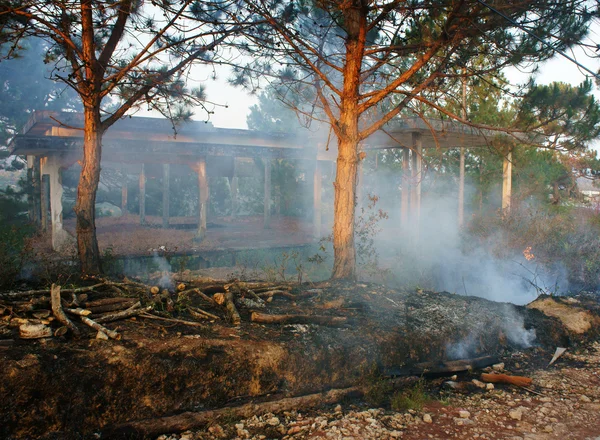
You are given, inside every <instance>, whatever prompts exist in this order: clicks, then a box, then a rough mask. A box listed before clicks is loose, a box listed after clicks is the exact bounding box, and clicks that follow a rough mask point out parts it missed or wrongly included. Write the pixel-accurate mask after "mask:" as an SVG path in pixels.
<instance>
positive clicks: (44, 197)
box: [40, 163, 50, 232]
mask: <svg viewBox="0 0 600 440" xmlns="http://www.w3.org/2000/svg"><path fill="white" fill-rule="evenodd" d="M46 171H47V170H46V164H45V163H44V165H43V168H42V172H41V176H42V181H41V190H40V192H41V201H42V202H41V204H40V206H41V211H40V216H41V226H42V231H44V232H46V231H48V229H49V227H48V225H49V221H48V220H49V219H48V212H49V210H50V176H48V174H46Z"/></svg>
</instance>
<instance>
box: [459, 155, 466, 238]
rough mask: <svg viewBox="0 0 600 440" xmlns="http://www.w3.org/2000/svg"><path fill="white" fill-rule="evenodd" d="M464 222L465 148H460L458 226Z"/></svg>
mask: <svg viewBox="0 0 600 440" xmlns="http://www.w3.org/2000/svg"><path fill="white" fill-rule="evenodd" d="M464 222H465V148H464V147H460V162H459V165H458V226H459V227H462V225H463V224H464Z"/></svg>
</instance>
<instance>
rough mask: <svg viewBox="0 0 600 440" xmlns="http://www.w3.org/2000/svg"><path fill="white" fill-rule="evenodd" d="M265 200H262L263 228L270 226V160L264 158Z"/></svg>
mask: <svg viewBox="0 0 600 440" xmlns="http://www.w3.org/2000/svg"><path fill="white" fill-rule="evenodd" d="M264 161H265V198H264V222H263V226H264V227H265V228H268V227H269V226H270V225H271V159H270V158H265V159H264Z"/></svg>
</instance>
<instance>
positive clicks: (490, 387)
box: [485, 383, 494, 391]
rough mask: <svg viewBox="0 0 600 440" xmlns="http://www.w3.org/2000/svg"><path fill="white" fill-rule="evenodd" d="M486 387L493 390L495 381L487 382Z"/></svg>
mask: <svg viewBox="0 0 600 440" xmlns="http://www.w3.org/2000/svg"><path fill="white" fill-rule="evenodd" d="M485 389H486V390H488V391H492V390H493V389H494V384H493V383H487V384H485Z"/></svg>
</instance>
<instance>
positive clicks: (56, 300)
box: [50, 284, 79, 336]
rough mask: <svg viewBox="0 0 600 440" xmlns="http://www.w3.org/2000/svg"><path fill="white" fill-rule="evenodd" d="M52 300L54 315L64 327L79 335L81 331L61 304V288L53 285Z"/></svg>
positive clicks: (51, 290)
mask: <svg viewBox="0 0 600 440" xmlns="http://www.w3.org/2000/svg"><path fill="white" fill-rule="evenodd" d="M50 299H51V302H52V313H53V314H54V316H55V317H56V319H57V320H58V322H60V323H61V324H62V325H64V326H65V327H67V328H68V329H69V330H71V331H72V332H73V334H74V335H76V336H78V335H79V329H78V328H77V327H76V326H75V324H73V322H71V320H70V319H69V318H68V317H67V315H66V314H65V312H64V310H63V308H62V304H61V303H60V286H58V285H56V284H52V287H51V289H50Z"/></svg>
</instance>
